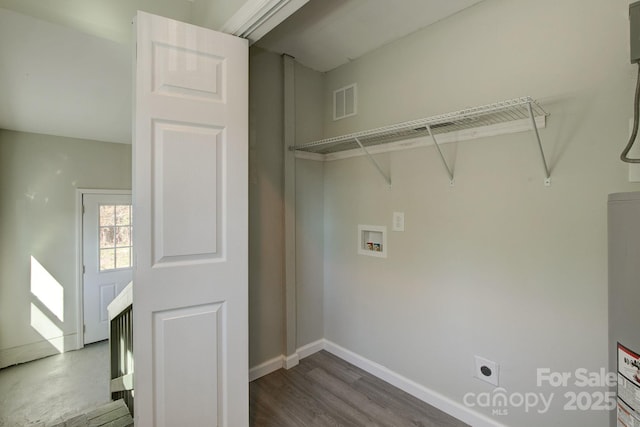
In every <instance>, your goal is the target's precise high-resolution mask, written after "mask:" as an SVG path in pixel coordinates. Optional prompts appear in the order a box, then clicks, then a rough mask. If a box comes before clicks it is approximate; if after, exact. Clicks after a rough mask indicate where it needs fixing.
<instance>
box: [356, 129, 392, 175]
mask: <svg viewBox="0 0 640 427" xmlns="http://www.w3.org/2000/svg"><path fill="white" fill-rule="evenodd" d="M354 139H355V140H356V142H357V143H358V145H359V146H360V148H361V149H362V151H364V154H365V155H366V156H367V158H368V159H369V161H370V162H371V164H372V165H373V166H374V167H375V168H376V169H377V170H378V173H380V175H382V177H383V178H384V180H385V181H386V182H387V185H388V186H389V187H391V177H390V176H389V175H387V174H386V173H385V172H384V170H383V169H382V166H380V163H378V162H377V161H376V159H375V158H374V157H373V156H372V155H371V153H369V151H368V150H367V149H366V148H365V147H364V145H362V142H360V139H358V137H355V138H354Z"/></svg>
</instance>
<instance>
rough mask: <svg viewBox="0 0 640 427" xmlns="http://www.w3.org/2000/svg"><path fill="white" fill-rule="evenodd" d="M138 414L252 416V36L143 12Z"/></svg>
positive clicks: (137, 179) (137, 149) (191, 422)
mask: <svg viewBox="0 0 640 427" xmlns="http://www.w3.org/2000/svg"><path fill="white" fill-rule="evenodd" d="M136 27H137V28H136V32H137V35H136V38H137V61H136V64H137V65H136V78H135V79H136V80H135V84H136V90H135V102H136V106H135V123H134V142H133V144H134V145H133V152H134V182H133V197H134V198H133V201H134V215H133V217H134V224H135V231H134V236H135V242H136V247H135V249H134V250H135V257H136V260H135V263H136V266H135V269H134V287H133V315H134V358H135V406H136V407H135V416H136V420H135V423H136V426H137V427H146V426H166V427H173V426H228V427H246V426H248V331H247V329H248V319H247V317H248V312H247V310H248V308H247V305H248V304H247V275H248V273H247V269H248V267H247V266H248V261H247V254H248V250H247V152H248V151H247V150H248V147H247V135H248V122H247V114H248V47H247V42H246V40H243V39H240V38H237V37H234V36H230V35H226V34H222V33H218V32H214V31H211V30H207V29H204V28H199V27H196V26H193V25H189V24H185V23H181V22H178V21H174V20H170V19H166V18H161V17H158V16H154V15H150V14H147V13H143V12H138V15H137V18H136Z"/></svg>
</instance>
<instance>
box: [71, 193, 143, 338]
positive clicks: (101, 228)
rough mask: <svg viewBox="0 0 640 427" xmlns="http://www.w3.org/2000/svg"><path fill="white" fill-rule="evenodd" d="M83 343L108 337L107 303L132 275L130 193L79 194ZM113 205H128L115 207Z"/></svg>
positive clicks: (125, 284)
mask: <svg viewBox="0 0 640 427" xmlns="http://www.w3.org/2000/svg"><path fill="white" fill-rule="evenodd" d="M82 205H83V208H84V215H83V216H82V262H83V265H84V275H83V313H84V343H85V344H90V343H92V342H97V341H103V340H106V339H108V338H109V316H108V313H107V306H108V305H109V303H111V301H113V299H114V298H115V296H116V295H118V294H119V293H120V292H121V291H122V290H123V289H124V288H125V286H127V284H128V283H129V282H130V281H131V279H132V277H133V270H132V268H131V257H130V256H124V257H123V256H122V255H123V253H124V255H126V251H130V247H131V245H132V242H131V235H130V225H131V217H130V216H129V213H130V206H131V195H130V194H113V193H110V194H83V196H82ZM116 206H120V207H128V208H127V209H118V211H116Z"/></svg>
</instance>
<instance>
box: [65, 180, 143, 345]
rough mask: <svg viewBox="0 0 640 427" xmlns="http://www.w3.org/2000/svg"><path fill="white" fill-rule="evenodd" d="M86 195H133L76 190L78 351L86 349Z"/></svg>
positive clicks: (94, 189)
mask: <svg viewBox="0 0 640 427" xmlns="http://www.w3.org/2000/svg"><path fill="white" fill-rule="evenodd" d="M85 194H104V195H111V194H131V189H126V190H112V189H109V190H105V189H98V188H77V189H76V331H77V334H76V336H77V343H76V350H79V349H81V348H84V331H83V329H84V280H83V279H84V277H83V276H84V274H83V272H82V266H83V265H84V263H83V259H82V242H83V238H82V196H84V195H85Z"/></svg>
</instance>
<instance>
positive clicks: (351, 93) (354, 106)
mask: <svg viewBox="0 0 640 427" xmlns="http://www.w3.org/2000/svg"><path fill="white" fill-rule="evenodd" d="M357 113H358V86H357V85H356V84H355V83H354V84H351V85H349V86H345V87H342V88H340V89H338V90H335V91H333V120H340V119H344V118H345V117H350V116H355V115H356V114H357Z"/></svg>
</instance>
